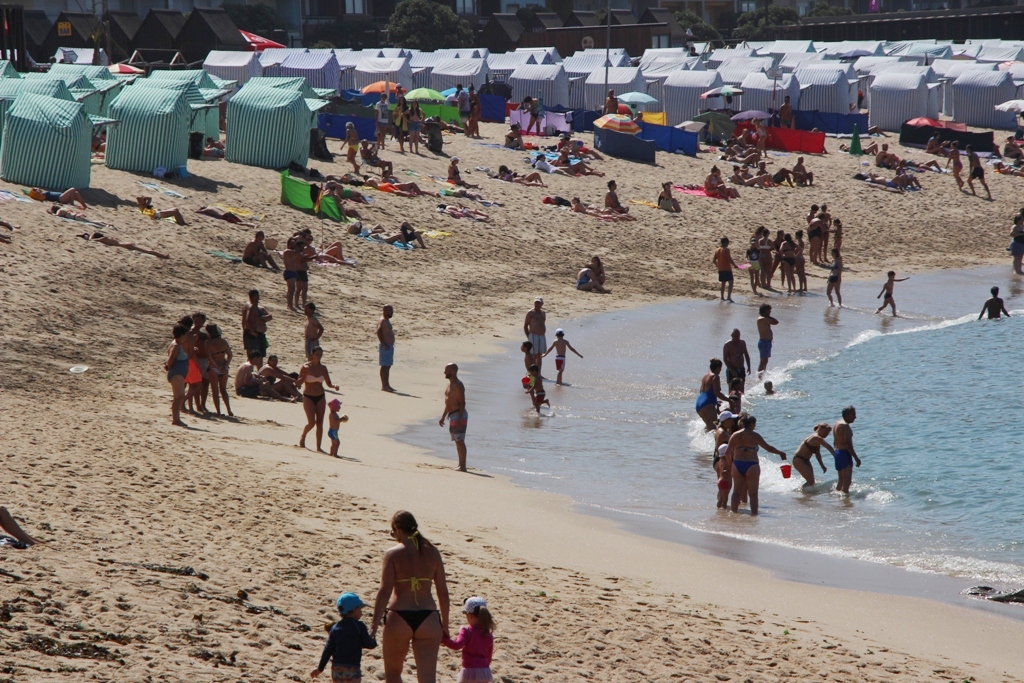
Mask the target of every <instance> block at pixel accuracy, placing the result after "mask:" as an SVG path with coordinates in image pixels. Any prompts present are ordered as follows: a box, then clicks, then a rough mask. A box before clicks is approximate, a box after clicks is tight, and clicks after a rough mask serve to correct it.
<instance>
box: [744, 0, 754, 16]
mask: <svg viewBox="0 0 1024 683" xmlns="http://www.w3.org/2000/svg"><path fill="white" fill-rule="evenodd" d="M756 10H757V2H756V0H754V1H753V2H751V1H750V0H743V2H741V3H740V13H743V12H754V11H756Z"/></svg>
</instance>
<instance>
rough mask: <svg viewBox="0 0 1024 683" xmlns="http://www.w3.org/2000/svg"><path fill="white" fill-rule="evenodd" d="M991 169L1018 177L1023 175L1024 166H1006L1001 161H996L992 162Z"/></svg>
mask: <svg viewBox="0 0 1024 683" xmlns="http://www.w3.org/2000/svg"><path fill="white" fill-rule="evenodd" d="M992 170H993V171H995V172H996V173H999V174H1002V175H1013V176H1017V177H1018V178H1020V177H1024V168H1016V167H1015V166H1007V165H1006V164H1004V163H1003V162H1001V161H997V162H996V163H994V164H992Z"/></svg>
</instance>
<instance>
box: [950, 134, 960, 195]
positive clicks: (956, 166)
mask: <svg viewBox="0 0 1024 683" xmlns="http://www.w3.org/2000/svg"><path fill="white" fill-rule="evenodd" d="M950 164H953V180H955V181H956V187H957V189H958V190H960V191H961V192H963V189H964V179H963V178H961V177H960V173H961V172H962V171H963V170H964V162H962V161H960V143H959V142H957V141H956V140H954V141H953V142H952V143H951V144H950V148H949V158H948V159H946V166H949V165H950Z"/></svg>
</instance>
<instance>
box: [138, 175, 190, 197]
mask: <svg viewBox="0 0 1024 683" xmlns="http://www.w3.org/2000/svg"><path fill="white" fill-rule="evenodd" d="M138 182H139V185H142V186H143V187H144V188H146V189H147V190H150V191H152V192H159V193H160V194H165V195H167V196H168V197H177V198H178V199H185V195H183V194H181V193H180V192H175V191H174V190H170V189H168V188H166V187H163V186H162V185H157V184H156V183H144V182H142V181H141V180H140V181H138Z"/></svg>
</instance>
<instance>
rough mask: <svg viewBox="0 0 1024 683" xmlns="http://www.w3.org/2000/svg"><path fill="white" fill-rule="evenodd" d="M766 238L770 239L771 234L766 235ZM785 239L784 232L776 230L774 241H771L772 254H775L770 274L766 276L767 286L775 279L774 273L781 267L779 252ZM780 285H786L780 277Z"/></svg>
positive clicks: (783, 277) (783, 278)
mask: <svg viewBox="0 0 1024 683" xmlns="http://www.w3.org/2000/svg"><path fill="white" fill-rule="evenodd" d="M768 236H769V237H771V232H769V233H768ZM785 238H786V231H785V230H778V231H776V233H775V239H773V240H772V253H773V254H775V261H774V263H772V274H771V275H769V276H768V284H771V283H772V280H774V279H775V273H777V272H778V270H779V268H780V267H782V258H781V252H780V251H779V250H780V249H781V248H782V242H783V240H784V239H785ZM782 284H786V277H785V276H782Z"/></svg>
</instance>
